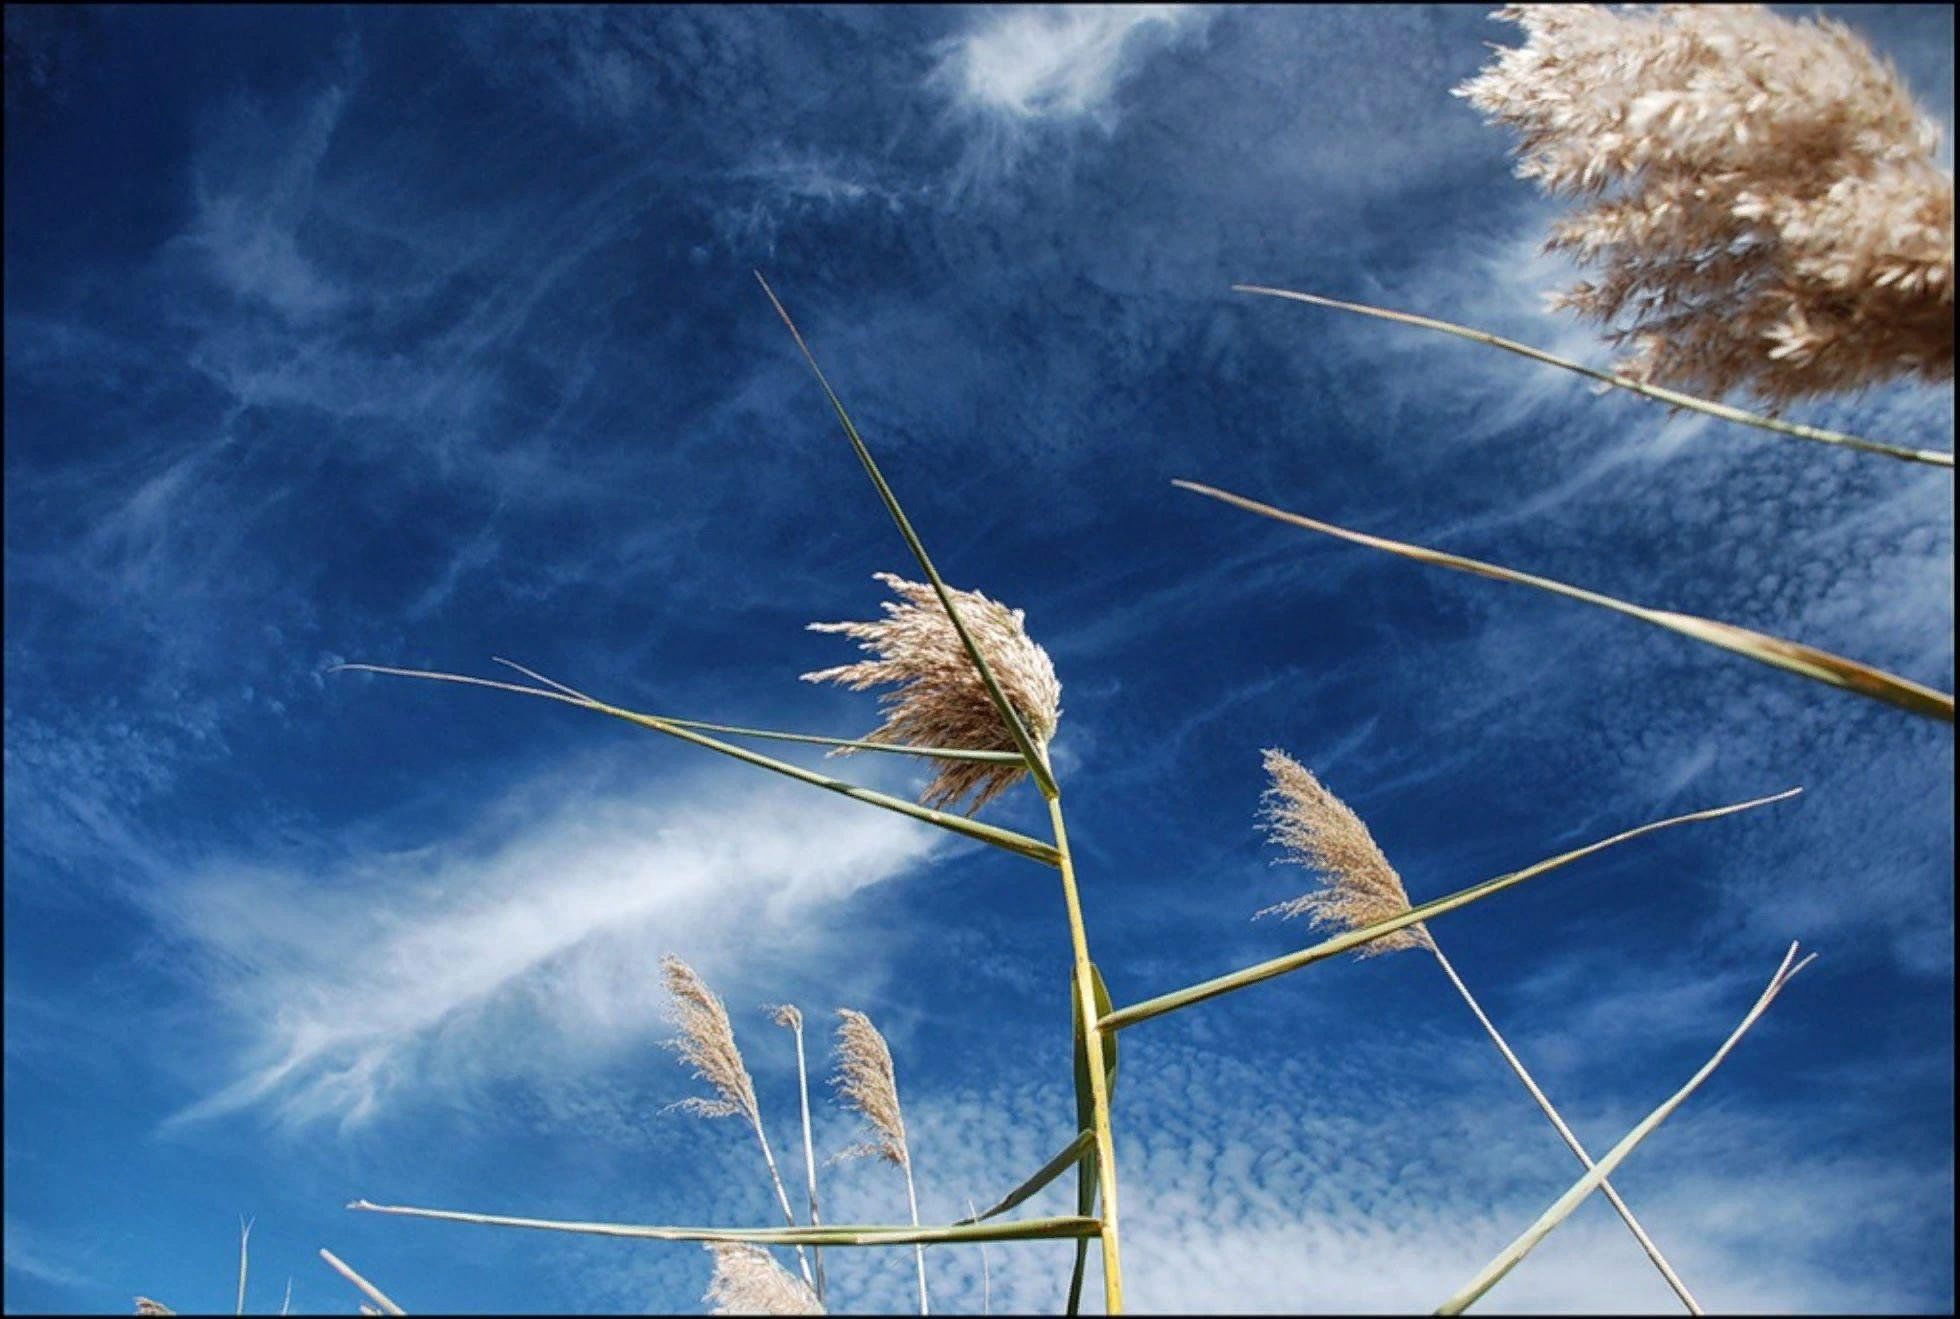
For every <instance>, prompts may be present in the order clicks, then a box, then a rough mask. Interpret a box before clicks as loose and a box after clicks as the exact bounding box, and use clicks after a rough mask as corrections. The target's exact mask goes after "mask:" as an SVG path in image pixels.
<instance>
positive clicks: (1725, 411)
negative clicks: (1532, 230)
mask: <svg viewBox="0 0 1960 1319" xmlns="http://www.w3.org/2000/svg"><path fill="white" fill-rule="evenodd" d="M1232 291H1233V292H1235V293H1257V294H1261V295H1263V296H1265V297H1269V298H1286V299H1288V300H1290V301H1293V302H1304V303H1307V304H1309V305H1310V306H1315V307H1332V308H1334V309H1335V310H1337V311H1351V312H1356V313H1358V314H1360V315H1362V316H1374V317H1377V318H1379V319H1381V320H1384V321H1395V322H1397V323H1398V324H1401V325H1414V326H1418V327H1420V328H1422V329H1425V330H1440V331H1442V332H1443V333H1444V334H1453V335H1455V336H1456V337H1457V338H1459V339H1468V340H1470V341H1471V342H1472V343H1480V344H1487V345H1489V346H1490V347H1492V348H1502V349H1503V350H1504V351H1505V352H1507V353H1516V354H1518V356H1520V357H1528V358H1530V359H1531V360H1532V361H1534V362H1543V363H1545V364H1546V365H1548V366H1556V367H1562V368H1564V369H1565V370H1567V371H1572V372H1575V373H1577V374H1579V375H1582V376H1589V377H1591V378H1592V379H1594V380H1597V381H1599V382H1601V383H1602V384H1607V385H1612V386H1613V387H1614V388H1616V389H1624V390H1627V391H1628V392H1629V393H1634V394H1639V395H1641V396H1642V397H1645V398H1651V399H1654V400H1656V401H1658V402H1661V403H1666V404H1668V405H1669V406H1671V407H1677V408H1687V409H1689V410H1691V411H1694V412H1701V413H1705V414H1707V415H1708V416H1711V417H1720V418H1721V419H1722V420H1724V421H1735V422H1740V423H1742V424H1743V425H1745V426H1754V427H1756V428H1757V429H1758V430H1766V431H1773V432H1775V433H1776V434H1779V435H1791V436H1795V437H1796V438H1798V439H1804V440H1816V441H1818V442H1819V443H1821V444H1835V445H1839V446H1841V447H1843V448H1847V449H1857V450H1860V451H1861V452H1864V453H1876V454H1883V455H1884V456H1885V457H1887V458H1899V459H1903V460H1904V461H1906V462H1914V463H1926V464H1928V465H1930V466H1933V467H1948V468H1950V467H1952V466H1953V455H1952V454H1950V453H1944V452H1942V451H1940V450H1938V449H1908V448H1903V447H1901V446H1899V445H1896V444H1881V443H1880V442H1879V441H1877V440H1867V439H1861V438H1859V437H1858V436H1856V435H1846V434H1845V433H1844V432H1843V431H1834V430H1826V429H1825V428H1823V427H1822V426H1805V425H1801V424H1799V423H1797V422H1794V421H1784V420H1782V419H1781V418H1778V417H1765V416H1762V415H1761V414H1759V413H1754V412H1748V411H1745V410H1744V409H1742V408H1737V407H1731V406H1729V405H1728V404H1726V403H1716V402H1713V401H1712V400H1709V399H1704V398H1696V397H1695V396H1694V395H1692V394H1683V393H1681V392H1680V391H1678V390H1673V389H1663V388H1662V387H1661V386H1659V385H1649V384H1646V383H1644V382H1642V381H1639V380H1635V379H1633V378H1631V377H1629V376H1623V375H1618V374H1616V373H1614V372H1610V371H1600V370H1597V369H1596V368H1593V367H1590V366H1587V365H1585V364H1584V363H1582V362H1574V361H1572V360H1571V359H1569V358H1564V357H1559V356H1557V355H1556V354H1554V353H1548V352H1546V351H1545V350H1544V349H1542V348H1533V347H1531V346H1530V345H1529V344H1521V343H1519V342H1517V341H1516V340H1514V339H1505V338H1502V337H1501V336H1499V335H1495V334H1492V333H1490V332H1489V331H1488V330H1477V329H1472V328H1471V327H1470V326H1467V325H1457V324H1455V323H1453V322H1450V321H1440V320H1437V319H1435V318H1434V317H1432V316H1417V315H1415V314H1414V313H1412V312H1406V311H1390V310H1388V309H1387V308H1386V307H1371V306H1369V305H1368V304H1367V303H1365V302H1342V301H1340V300H1339V299H1338V298H1323V297H1321V296H1320V295H1319V294H1317V293H1296V292H1294V291H1292V290H1291V289H1276V288H1268V287H1267V286H1265V285H1263V284H1234V285H1232Z"/></svg>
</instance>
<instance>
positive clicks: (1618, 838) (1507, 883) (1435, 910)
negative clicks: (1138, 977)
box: [1101, 788, 1803, 1031]
mask: <svg viewBox="0 0 1960 1319" xmlns="http://www.w3.org/2000/svg"><path fill="white" fill-rule="evenodd" d="M1802 791H1803V789H1802V788H1790V789H1787V790H1786V791H1783V792H1779V793H1776V794H1775V795H1773V796H1769V797H1758V798H1756V799H1755V800H1753V801H1744V802H1736V803H1734V804H1733V805H1730V806H1716V807H1712V808H1710V809H1708V810H1705V811H1692V812H1690V813H1689V814H1687V815H1676V816H1673V817H1671V818H1669V819H1666V820H1656V821H1654V822H1653V823H1652V824H1643V825H1641V826H1640V827H1639V828H1637V829H1629V830H1627V831H1626V832H1625V833H1619V834H1614V835H1613V836H1612V837H1611V838H1602V839H1601V840H1600V841H1598V842H1596V843H1588V844H1587V845H1586V846H1584V847H1580V848H1575V849H1574V850H1572V851H1570V852H1562V853H1560V854H1559V855H1558V856H1555V857H1551V858H1550V859H1548V860H1545V861H1540V862H1539V863H1538V864H1537V865H1534V866H1527V867H1525V868H1524V869H1523V870H1514V871H1512V872H1511V873H1510V874H1508V875H1499V876H1498V877H1497V878H1495V879H1487V880H1485V881H1484V882H1483V883H1481V884H1472V885H1471V886H1470V887H1469V888H1465V889H1458V890H1457V891H1456V892H1454V893H1450V894H1445V895H1444V896H1443V897H1440V898H1434V899H1431V900H1430V901H1428V902H1425V903H1423V904H1421V905H1420V906H1416V907H1411V908H1410V909H1409V910H1407V911H1405V912H1403V913H1402V914H1401V915H1399V916H1395V917H1391V918H1390V919H1388V920H1385V921H1377V922H1376V923H1375V924H1373V925H1364V926H1363V927H1361V928H1360V929H1358V930H1350V931H1348V932H1347V933H1345V934H1337V935H1335V936H1334V937H1333V938H1331V939H1323V940H1322V941H1321V942H1319V943H1317V944H1315V945H1314V946H1313V947H1311V948H1306V949H1302V950H1301V951H1299V952H1297V953H1288V954H1287V955H1286V956H1284V957H1275V958H1273V959H1272V960H1271V961H1267V962H1261V963H1259V964H1258V965H1257V966H1248V967H1246V968H1245V969H1244V970H1241V971H1233V972H1231V973H1230V974H1229V975H1222V976H1218V977H1217V978H1215V979H1212V980H1207V981H1205V982H1204V983H1202V984H1197V985H1192V986H1190V987H1189V988H1187V989H1178V990H1173V991H1172V992H1170V993H1168V994H1159V995H1158V996H1157V997H1156V998H1152V999H1146V1000H1145V1001H1144V1002H1142V1003H1133V1004H1131V1005H1130V1006H1129V1007H1127V1008H1120V1009H1118V1010H1117V1011H1115V1012H1112V1013H1110V1014H1109V1015H1108V1016H1106V1017H1104V1018H1103V1019H1102V1023H1101V1024H1102V1029H1103V1030H1105V1031H1117V1030H1122V1029H1124V1028H1125V1027H1127V1026H1134V1025H1136V1024H1137V1023H1138V1022H1140V1021H1148V1020H1150V1019H1151V1018H1152V1017H1161V1016H1163V1015H1164V1014H1165V1013H1166V1012H1176V1011H1177V1010H1178V1009H1180V1008H1188V1007H1190V1006H1191V1005H1192V1004H1194V1003H1202V1002H1204V1001H1205V1000H1206V999H1209V998H1217V997H1218V996H1219V995H1220V994H1229V993H1231V992H1232V991H1233V990H1235V989H1244V988H1245V987H1246V986H1247V985H1256V984H1258V983H1259V982H1260V981H1262V980H1271V979H1272V978H1273V977H1274V976H1283V975H1285V974H1286V973H1287V972H1289V971H1297V970H1299V969H1300V968H1301V967H1303V966H1311V965H1312V964H1313V963H1315V962H1322V961H1325V960H1327V959H1328V958H1330V957H1338V956H1339V955H1340V954H1342V953H1344V952H1347V951H1348V950H1349V949H1351V948H1359V947H1360V946H1361V945H1362V944H1364V943H1371V942H1373V941H1374V940H1376V939H1379V938H1381V937H1382V936H1383V935H1384V934H1393V933H1394V932H1395V931H1397V930H1400V929H1403V928H1405V927H1407V926H1410V925H1415V924H1417V923H1419V922H1422V921H1428V920H1434V919H1435V918H1436V917H1438V916H1441V915H1443V914H1445V913H1446V912H1452V911H1455V910H1456V909H1457V908H1459V907H1467V906H1469V905H1470V904H1471V903H1473V902H1476V901H1478V900H1479V899H1481V898H1487V897H1489V896H1490V895H1491V894H1493V893H1499V892H1502V891H1503V890H1504V889H1507V888H1510V887H1511V886H1512V885H1514V884H1522V883H1523V882H1524V881H1525V880H1527V879H1535V878H1536V877H1537V876H1539V875H1542V874H1544V873H1546V872H1547V871H1551V870H1556V869H1558V868H1559V867H1560V866H1563V865H1567V864H1569V863H1570V862H1573V861H1577V860H1579V859H1580V858H1582V857H1587V856H1591V855H1592V854H1593V853H1594V852H1600V851H1604V850H1605V849H1606V848H1609V847H1612V846H1614V845H1615V844H1616V843H1624V842H1627V841H1628V840H1630V839H1634V838H1638V837H1640V835H1642V834H1650V833H1654V832H1655V831H1657V830H1660V829H1671V828H1673V827H1674V826H1675V825H1677V824H1689V823H1691V822H1693V821H1696V820H1714V819H1718V818H1720V817H1721V816H1724V815H1734V814H1735V813H1736V812H1737V811H1747V810H1751V809H1753V808H1755V807H1757V806H1767V805H1769V804H1770V803H1771V802H1778V801H1782V800H1784V799H1785V798H1787V797H1794V796H1796V795H1797V794H1798V793H1800V792H1802Z"/></svg>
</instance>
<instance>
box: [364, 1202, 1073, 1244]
mask: <svg viewBox="0 0 1960 1319" xmlns="http://www.w3.org/2000/svg"><path fill="white" fill-rule="evenodd" d="M347 1207H348V1208H349V1209H358V1210H363V1211H365V1212H368V1213H374V1214H401V1215H404V1216H407V1217H410V1218H437V1219H442V1220H444V1221H445V1222H451V1223H477V1224H482V1225H486V1226H489V1227H527V1228H535V1229H538V1230H541V1231H547V1232H580V1233H585V1234H587V1235H590V1236H601V1237H632V1238H636V1239H640V1240H648V1241H730V1242H745V1243H747V1244H749V1245H755V1246H825V1247H829V1246H911V1245H921V1244H924V1245H933V1244H939V1243H946V1242H966V1243H968V1244H971V1243H973V1242H977V1241H1057V1240H1066V1239H1068V1238H1071V1237H1093V1236H1095V1235H1096V1234H1097V1233H1098V1232H1100V1231H1101V1230H1102V1225H1101V1224H1100V1223H1098V1222H1097V1221H1096V1220H1095V1219H1093V1218H1079V1217H1078V1218H1069V1217H1051V1218H1022V1219H1016V1220H1013V1221H1011V1222H1006V1223H969V1224H966V1225H964V1226H952V1227H914V1226H912V1225H911V1224H909V1223H900V1224H882V1223H877V1224H836V1225H833V1224H825V1225H823V1226H821V1227H757V1228H741V1227H643V1226H640V1225H638V1224H633V1223H581V1222H571V1221H566V1220H561V1219H552V1218H516V1217H512V1216H510V1215H507V1214H476V1213H467V1212H464V1211H462V1210H456V1209H417V1208H413V1207H410V1206H407V1205H378V1204H372V1203H370V1202H369V1201H366V1200H356V1201H354V1202H353V1203H352V1204H349V1205H348V1206H347Z"/></svg>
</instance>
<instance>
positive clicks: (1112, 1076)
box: [1068, 962, 1116, 1314]
mask: <svg viewBox="0 0 1960 1319" xmlns="http://www.w3.org/2000/svg"><path fill="white" fill-rule="evenodd" d="M1089 983H1090V987H1091V990H1092V992H1093V993H1094V994H1095V999H1096V1018H1097V1021H1098V1023H1100V1022H1101V1021H1102V1020H1104V1019H1106V1018H1107V1017H1108V1016H1109V1012H1110V1009H1111V1008H1112V1007H1113V1006H1114V1004H1113V1003H1112V1002H1111V1000H1110V997H1109V987H1108V986H1107V985H1105V984H1103V978H1102V972H1101V971H1099V970H1097V969H1096V964H1095V963H1094V962H1091V963H1090V964H1089ZM1069 997H1070V998H1071V999H1075V995H1073V994H1071V995H1070V996H1069ZM1075 1001H1076V1005H1077V1007H1076V1012H1075V1014H1074V1015H1075V1125H1076V1127H1077V1129H1078V1130H1080V1131H1081V1132H1082V1135H1083V1136H1087V1137H1088V1138H1089V1146H1088V1148H1086V1149H1084V1151H1083V1153H1082V1154H1080V1155H1078V1156H1077V1157H1078V1159H1079V1163H1078V1166H1077V1169H1076V1178H1075V1212H1076V1213H1078V1214H1084V1215H1087V1214H1093V1213H1095V1211H1096V1191H1097V1189H1098V1183H1099V1181H1100V1176H1099V1167H1098V1164H1097V1162H1096V1160H1095V1158H1094V1157H1092V1155H1093V1152H1094V1145H1095V1125H1096V1101H1095V1091H1094V1088H1093V1087H1092V1086H1091V1085H1090V1083H1089V1048H1088V1043H1087V1031H1086V1030H1085V1029H1084V1026H1083V1021H1082V1012H1081V1007H1080V1000H1079V999H1075ZM1098 1028H1099V1029H1100V1026H1098ZM1103 1087H1104V1089H1103V1093H1104V1094H1105V1095H1107V1094H1109V1093H1110V1092H1112V1091H1113V1090H1115V1088H1116V1036H1115V1035H1114V1034H1113V1033H1112V1034H1110V1035H1108V1036H1107V1037H1106V1038H1105V1039H1104V1041H1103ZM1080 1143H1081V1138H1080V1137H1078V1138H1077V1144H1078V1145H1080ZM1071 1148H1074V1147H1071ZM1088 1261H1089V1243H1088V1242H1087V1241H1086V1240H1083V1241H1078V1242H1076V1243H1075V1267H1074V1269H1073V1270H1071V1272H1070V1273H1069V1280H1068V1313H1069V1314H1077V1313H1080V1311H1081V1305H1082V1275H1083V1271H1084V1270H1085V1268H1086V1267H1087V1265H1088Z"/></svg>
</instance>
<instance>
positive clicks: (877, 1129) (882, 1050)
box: [832, 657, 1045, 1314]
mask: <svg viewBox="0 0 1960 1319" xmlns="http://www.w3.org/2000/svg"><path fill="white" fill-rule="evenodd" d="M1044 658H1045V657H1044ZM837 1015H838V1016H840V1017H842V1018H843V1019H844V1022H843V1024H842V1025H841V1026H839V1027H838V1028H837V1055H838V1064H837V1075H836V1076H835V1077H834V1078H832V1084H833V1085H835V1086H836V1087H837V1090H838V1092H839V1093H840V1094H842V1095H843V1096H844V1099H845V1102H847V1103H848V1104H850V1106H851V1107H853V1108H855V1109H856V1110H857V1111H858V1112H860V1113H862V1114H863V1115H864V1119H865V1121H866V1122H867V1123H869V1124H870V1127H871V1131H872V1134H873V1136H874V1137H875V1139H873V1140H869V1141H866V1142H864V1143H863V1144H860V1145H853V1146H852V1147H851V1148H849V1149H847V1150H845V1151H844V1152H843V1153H841V1154H839V1155H838V1156H837V1157H838V1158H840V1159H850V1158H857V1157H859V1156H862V1155H866V1154H874V1155H876V1156H878V1157H879V1158H881V1159H885V1160H888V1161H889V1162H891V1163H894V1164H896V1165H898V1168H899V1170H900V1171H901V1172H903V1173H904V1174H905V1200H906V1203H907V1204H908V1205H910V1206H911V1210H912V1226H914V1227H917V1226H918V1225H919V1191H918V1187H917V1186H916V1185H915V1184H914V1183H913V1181H912V1150H911V1147H910V1146H909V1145H907V1144H906V1143H905V1114H904V1113H903V1112H901V1111H900V1109H899V1107H898V1074H897V1072H896V1071H895V1070H894V1069H893V1067H892V1051H891V1046H890V1045H888V1044H886V1043H885V1037H884V1036H883V1035H880V1034H879V1033H878V1028H877V1027H876V1026H873V1025H872V1024H871V1018H869V1017H867V1016H865V1015H864V1014H863V1013H862V1012H853V1011H851V1009H849V1008H839V1009H838V1010H837ZM912 1258H913V1261H914V1263H915V1264H916V1265H917V1266H918V1271H919V1313H920V1314H926V1313H929V1312H930V1302H929V1301H928V1300H927V1296H926V1251H925V1247H924V1246H922V1245H914V1246H913V1247H912Z"/></svg>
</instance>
